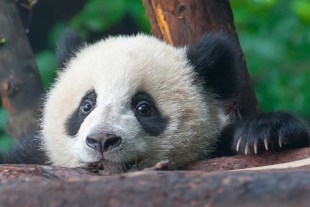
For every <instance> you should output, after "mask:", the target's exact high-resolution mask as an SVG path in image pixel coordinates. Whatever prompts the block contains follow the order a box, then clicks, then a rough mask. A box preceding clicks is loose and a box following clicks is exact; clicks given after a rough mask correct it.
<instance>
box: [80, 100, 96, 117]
mask: <svg viewBox="0 0 310 207" xmlns="http://www.w3.org/2000/svg"><path fill="white" fill-rule="evenodd" d="M93 107H94V102H93V101H92V100H90V99H87V100H85V101H84V102H83V104H82V105H81V113H82V114H83V115H86V114H88V113H89V112H91V110H92V109H93Z"/></svg>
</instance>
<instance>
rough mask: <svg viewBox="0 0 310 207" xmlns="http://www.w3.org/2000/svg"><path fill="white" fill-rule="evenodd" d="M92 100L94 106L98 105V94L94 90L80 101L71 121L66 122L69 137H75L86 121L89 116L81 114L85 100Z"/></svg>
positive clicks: (70, 118)
mask: <svg viewBox="0 0 310 207" xmlns="http://www.w3.org/2000/svg"><path fill="white" fill-rule="evenodd" d="M86 99H90V100H92V101H93V102H94V105H95V104H96V99H97V94H96V91H95V90H94V89H92V90H90V91H88V92H87V93H86V94H85V95H84V97H83V98H82V100H81V101H80V104H79V106H78V107H77V108H76V109H75V110H74V112H73V113H72V114H71V116H70V117H69V119H68V120H67V121H66V132H67V134H68V135H69V136H71V137H74V136H75V135H76V134H77V133H78V131H79V129H80V127H81V124H82V123H83V121H84V119H85V118H86V117H87V115H83V114H81V105H82V104H83V102H84V100H86Z"/></svg>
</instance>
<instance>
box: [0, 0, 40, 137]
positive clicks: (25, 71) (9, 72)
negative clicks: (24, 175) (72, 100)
mask: <svg viewBox="0 0 310 207" xmlns="http://www.w3.org/2000/svg"><path fill="white" fill-rule="evenodd" d="M0 25H1V29H0V40H1V44H0V95H1V99H2V103H3V106H4V107H5V108H6V109H7V111H8V117H7V125H6V132H7V133H8V134H9V135H11V136H12V137H14V138H17V137H21V136H22V135H24V134H27V133H29V132H31V131H33V130H34V129H35V128H36V127H37V116H38V114H39V109H40V102H41V101H40V98H41V95H42V94H43V93H44V89H43V84H42V81H41V77H40V74H39V72H38V69H37V66H36V63H35V60H34V56H33V53H32V51H31V48H30V45H29V43H28V40H27V37H26V34H25V30H24V28H23V25H22V23H21V21H20V18H19V13H18V11H17V8H16V5H15V3H14V1H13V0H12V1H9V0H8V1H4V0H2V1H0Z"/></svg>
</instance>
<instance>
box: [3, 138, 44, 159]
mask: <svg viewBox="0 0 310 207" xmlns="http://www.w3.org/2000/svg"><path fill="white" fill-rule="evenodd" d="M40 144H41V139H39V138H37V137H35V136H33V137H32V136H27V137H23V138H22V139H21V141H20V142H18V143H15V145H14V147H12V148H11V149H10V150H9V151H8V152H0V164H48V163H46V161H47V157H46V155H45V153H44V152H43V151H42V150H40Z"/></svg>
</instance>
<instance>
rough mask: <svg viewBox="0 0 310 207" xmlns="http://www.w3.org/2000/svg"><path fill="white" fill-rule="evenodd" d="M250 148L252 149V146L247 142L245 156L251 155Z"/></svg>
mask: <svg viewBox="0 0 310 207" xmlns="http://www.w3.org/2000/svg"><path fill="white" fill-rule="evenodd" d="M249 148H250V145H249V143H248V142H247V143H246V145H245V151H244V154H245V155H247V154H250V153H249V151H250V149H249Z"/></svg>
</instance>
